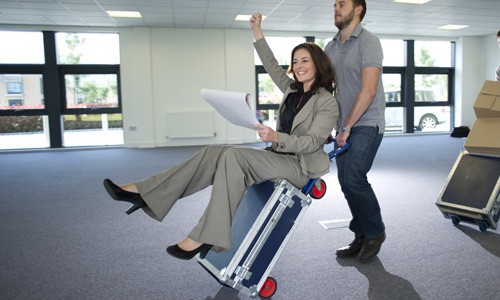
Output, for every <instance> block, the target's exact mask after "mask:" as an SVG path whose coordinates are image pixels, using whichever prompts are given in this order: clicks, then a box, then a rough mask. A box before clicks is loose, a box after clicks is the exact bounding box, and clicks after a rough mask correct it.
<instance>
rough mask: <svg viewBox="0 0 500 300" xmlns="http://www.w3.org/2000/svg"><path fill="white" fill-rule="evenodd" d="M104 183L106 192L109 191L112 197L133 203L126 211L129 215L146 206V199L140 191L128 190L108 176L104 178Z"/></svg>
mask: <svg viewBox="0 0 500 300" xmlns="http://www.w3.org/2000/svg"><path fill="white" fill-rule="evenodd" d="M103 184H104V188H105V189H106V192H108V194H109V195H110V196H111V198H113V199H115V200H118V201H126V202H130V203H132V207H130V208H129V209H128V210H127V211H126V213H127V215H130V214H131V213H133V212H134V211H136V210H138V209H139V208H141V207H144V206H146V202H145V201H144V199H142V197H141V195H140V194H139V193H134V192H129V191H126V190H124V189H122V188H121V187H119V186H117V185H116V184H114V183H113V182H112V181H111V180H109V179H108V178H106V179H104V181H103Z"/></svg>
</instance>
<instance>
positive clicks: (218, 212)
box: [185, 147, 309, 250]
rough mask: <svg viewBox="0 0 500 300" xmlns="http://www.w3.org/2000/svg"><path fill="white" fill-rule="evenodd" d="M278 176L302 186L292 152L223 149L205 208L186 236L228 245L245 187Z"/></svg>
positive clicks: (303, 179)
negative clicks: (285, 153)
mask: <svg viewBox="0 0 500 300" xmlns="http://www.w3.org/2000/svg"><path fill="white" fill-rule="evenodd" d="M280 178H285V179H287V180H288V181H289V182H291V183H292V184H294V185H295V186H303V185H305V184H306V183H307V181H308V179H309V178H308V177H307V176H306V175H304V174H303V173H302V170H301V168H300V165H299V161H298V159H297V158H296V157H295V156H293V155H283V154H277V153H274V152H270V151H265V150H259V149H253V148H248V147H233V148H230V149H227V151H225V152H224V154H223V155H222V157H221V159H220V161H219V165H218V167H217V170H216V172H215V177H214V180H213V186H212V194H211V197H210V202H209V204H208V206H207V209H206V210H205V212H204V214H203V216H202V217H201V219H200V221H199V223H198V224H197V225H196V226H195V227H194V228H193V230H192V231H191V232H190V233H189V235H188V238H190V239H191V240H194V241H197V242H200V243H204V244H211V245H214V247H215V248H216V249H217V250H222V249H230V248H231V223H232V220H233V217H234V215H235V214H236V209H237V208H238V205H239V204H240V201H241V199H242V198H243V195H244V193H245V191H246V189H247V187H248V186H251V185H254V184H258V183H261V182H264V181H266V180H275V179H280ZM185 241H186V240H185Z"/></svg>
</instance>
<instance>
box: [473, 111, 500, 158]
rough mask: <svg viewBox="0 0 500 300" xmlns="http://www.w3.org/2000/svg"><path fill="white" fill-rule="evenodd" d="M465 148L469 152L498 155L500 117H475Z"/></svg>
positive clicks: (499, 154)
mask: <svg viewBox="0 0 500 300" xmlns="http://www.w3.org/2000/svg"><path fill="white" fill-rule="evenodd" d="M465 149H467V151H469V153H471V154H478V155H488V156H499V157H500V117H499V118H478V119H476V121H475V122H474V126H472V129H471V131H470V132H469V136H468V137H467V140H466V141H465Z"/></svg>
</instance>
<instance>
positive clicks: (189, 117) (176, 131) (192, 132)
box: [167, 111, 215, 139]
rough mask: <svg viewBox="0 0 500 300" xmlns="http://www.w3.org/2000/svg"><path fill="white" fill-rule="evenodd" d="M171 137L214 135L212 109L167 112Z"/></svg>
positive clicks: (169, 136)
mask: <svg viewBox="0 0 500 300" xmlns="http://www.w3.org/2000/svg"><path fill="white" fill-rule="evenodd" d="M167 126H168V127H167V130H168V136H167V138H169V139H185V138H208V137H214V136H215V131H214V115H213V112H211V111H199V112H187V111H186V112H184V111H180V112H169V113H167Z"/></svg>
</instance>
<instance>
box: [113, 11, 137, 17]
mask: <svg viewBox="0 0 500 300" xmlns="http://www.w3.org/2000/svg"><path fill="white" fill-rule="evenodd" d="M107 13H108V15H109V16H110V17H113V18H142V16H141V13H140V12H138V11H118V10H108V11H107Z"/></svg>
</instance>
